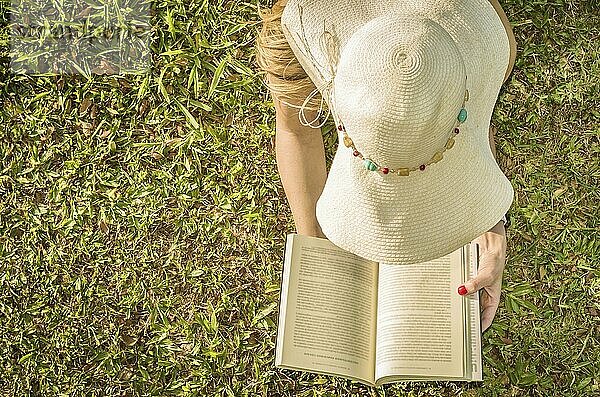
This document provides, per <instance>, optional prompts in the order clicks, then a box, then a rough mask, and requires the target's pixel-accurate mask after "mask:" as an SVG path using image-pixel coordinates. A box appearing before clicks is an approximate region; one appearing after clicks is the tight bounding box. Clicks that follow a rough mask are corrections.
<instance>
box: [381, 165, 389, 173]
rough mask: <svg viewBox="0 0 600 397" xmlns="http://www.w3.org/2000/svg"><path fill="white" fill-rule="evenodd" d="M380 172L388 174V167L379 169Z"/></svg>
mask: <svg viewBox="0 0 600 397" xmlns="http://www.w3.org/2000/svg"><path fill="white" fill-rule="evenodd" d="M381 172H383V173H384V174H387V173H388V172H390V169H389V168H388V167H383V168H382V169H381Z"/></svg>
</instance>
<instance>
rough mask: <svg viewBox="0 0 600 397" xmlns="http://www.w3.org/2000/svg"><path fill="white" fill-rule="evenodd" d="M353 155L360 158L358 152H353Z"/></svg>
mask: <svg viewBox="0 0 600 397" xmlns="http://www.w3.org/2000/svg"><path fill="white" fill-rule="evenodd" d="M352 154H353V155H354V157H356V156H358V155H359V154H360V153H358V150H355V151H353V152H352Z"/></svg>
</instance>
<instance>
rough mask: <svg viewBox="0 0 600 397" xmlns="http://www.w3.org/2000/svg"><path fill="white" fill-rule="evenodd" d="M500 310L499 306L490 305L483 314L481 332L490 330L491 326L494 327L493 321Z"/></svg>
mask: <svg viewBox="0 0 600 397" xmlns="http://www.w3.org/2000/svg"><path fill="white" fill-rule="evenodd" d="M497 309H498V305H493V304H492V305H489V306H487V307H486V308H485V309H483V312H482V313H481V332H483V331H485V330H486V329H488V327H489V326H490V325H492V321H493V320H494V317H495V316H496V310H497Z"/></svg>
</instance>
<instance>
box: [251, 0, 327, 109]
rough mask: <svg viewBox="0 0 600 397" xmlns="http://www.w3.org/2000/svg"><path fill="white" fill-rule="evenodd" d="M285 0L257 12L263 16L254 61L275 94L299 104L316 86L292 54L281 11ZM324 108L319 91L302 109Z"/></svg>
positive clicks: (279, 97) (286, 101)
mask: <svg viewBox="0 0 600 397" xmlns="http://www.w3.org/2000/svg"><path fill="white" fill-rule="evenodd" d="M287 2H288V0H279V1H276V2H275V4H274V5H273V6H272V7H271V8H270V9H268V10H267V11H264V12H263V11H261V9H260V6H259V9H258V14H259V16H260V18H261V20H262V30H261V31H260V32H259V34H258V36H257V39H256V63H257V64H258V67H259V68H260V69H261V71H260V72H259V74H264V77H263V80H262V81H263V82H264V83H265V85H266V86H267V88H268V89H269V91H270V92H271V95H273V96H274V97H275V98H277V99H278V100H280V101H281V102H283V103H285V104H286V105H288V106H291V107H294V108H299V107H300V105H302V103H303V102H304V100H305V99H306V97H307V96H308V95H309V94H310V93H311V92H312V91H313V90H314V89H315V88H316V87H315V84H314V83H313V81H312V80H311V79H310V77H309V76H308V75H307V74H306V72H305V70H304V68H303V67H302V65H301V64H300V63H299V62H298V59H297V58H296V56H295V55H294V52H293V51H292V49H291V47H290V45H289V43H288V41H287V39H286V37H285V35H284V34H283V31H282V30H281V14H282V13H283V10H284V9H285V6H286V4H287ZM321 102H322V106H321V107H322V108H323V109H327V101H324V100H323V101H322V97H321V94H320V93H317V94H316V95H314V96H313V97H312V98H311V99H310V100H309V101H308V102H307V104H306V105H305V106H304V108H305V110H313V111H314V110H318V109H319V107H320V105H321Z"/></svg>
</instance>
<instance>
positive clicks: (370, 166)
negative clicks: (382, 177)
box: [365, 159, 377, 171]
mask: <svg viewBox="0 0 600 397" xmlns="http://www.w3.org/2000/svg"><path fill="white" fill-rule="evenodd" d="M365 167H367V169H368V170H369V171H375V170H376V169H377V166H376V165H375V164H374V163H373V162H372V161H371V160H369V159H365Z"/></svg>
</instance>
